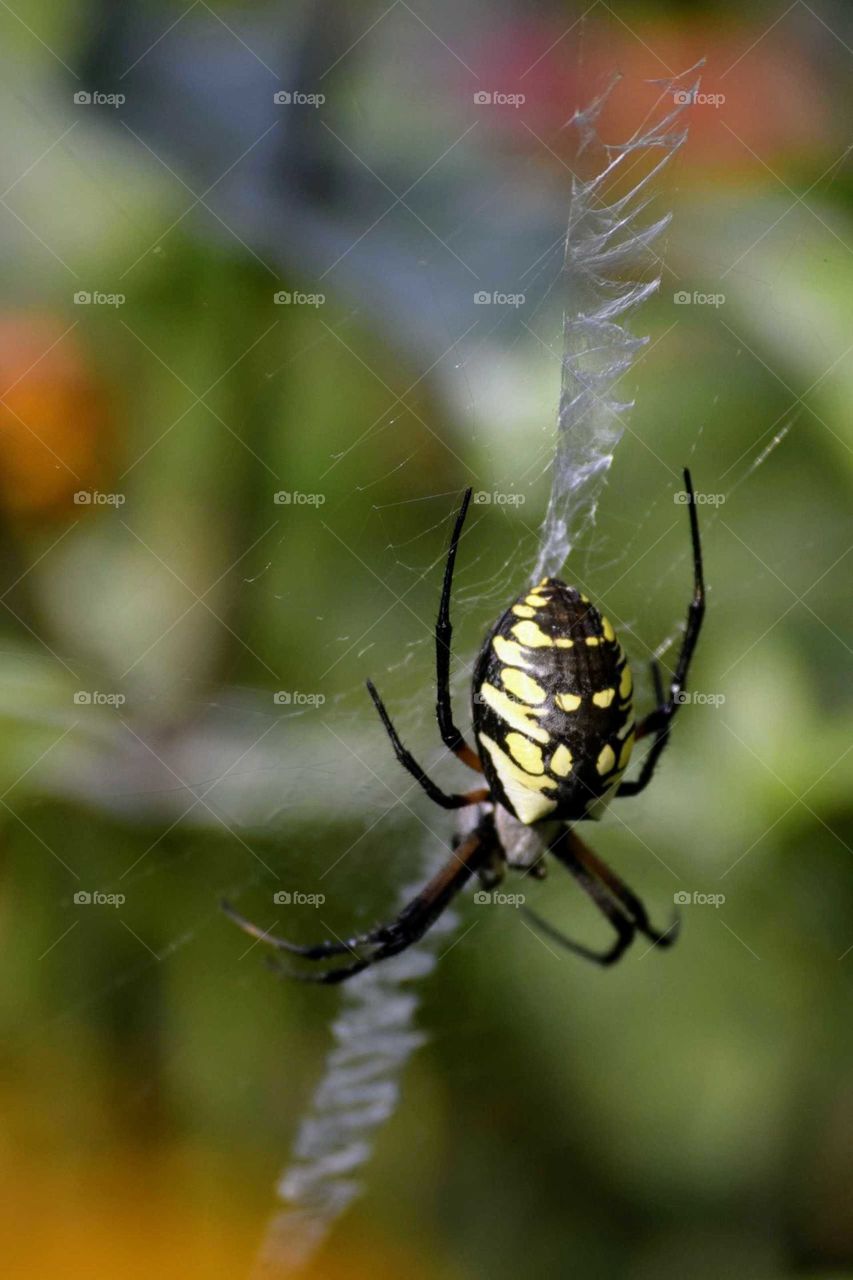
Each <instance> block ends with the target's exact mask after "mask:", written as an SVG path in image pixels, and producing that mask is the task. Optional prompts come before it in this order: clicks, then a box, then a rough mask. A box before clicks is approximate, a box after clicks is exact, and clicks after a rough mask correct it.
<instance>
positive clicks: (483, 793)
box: [367, 680, 489, 809]
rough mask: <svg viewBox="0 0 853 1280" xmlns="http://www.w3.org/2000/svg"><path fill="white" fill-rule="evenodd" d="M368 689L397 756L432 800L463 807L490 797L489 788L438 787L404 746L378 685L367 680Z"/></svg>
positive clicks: (454, 806) (452, 806) (446, 805)
mask: <svg viewBox="0 0 853 1280" xmlns="http://www.w3.org/2000/svg"><path fill="white" fill-rule="evenodd" d="M367 691H368V693H369V694H370V696H371V698H372V699H373V705H374V706H375V707H376V710H377V711H378V712H379V718H380V720H381V721H382V723H383V725H384V726H385V732H386V733H387V734H388V737H389V738H390V739H391V745H392V747H393V748H394V755H395V756H396V757H397V759H398V760H399V762H400V764H401V765H402V766H403V768H404V769H405V770H406V771H407V772H408V773H410V774H411V775H412V777H413V778H414V779H415V780H416V781H417V782H419V783H420V785H421V786H422V787H423V789H424V791H425V792H426V793H427V795H428V796H429V798H430V800H434V801H435V803H436V804H439V805H441V807H442V809H462V808H464V807H465V805H469V804H480V802H481V801H483V800H486V799H487V798H488V795H489V792H488V789H487V788H480V789H479V790H477V791H464V792H461V793H455V794H453V795H448V794H447V792H445V791H442V790H441V788H440V787H437V786H436V785H435V783H434V782H433V781H432V779H431V778H429V777H428V776H427V774H426V773H425V772H424V770H423V769H422V768H421V766H420V765H419V764H418V762H417V760H415V758H414V756H412V755H411V753H410V752H409V751H407V750H406V748H405V747H404V746H403V744H402V742H401V741H400V735H399V734H398V733H397V730H396V729H395V728H394V725H393V723H392V721H391V717H390V716H389V715H388V712H387V711H386V709H385V703H384V702H383V701H382V699H381V698H380V696H379V694H378V692H377V691H376V686H375V685H374V683H373V681H372V680H368V681H367Z"/></svg>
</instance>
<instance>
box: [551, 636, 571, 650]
mask: <svg viewBox="0 0 853 1280" xmlns="http://www.w3.org/2000/svg"><path fill="white" fill-rule="evenodd" d="M574 643H575V642H574V640H570V639H569V637H568V636H558V637H557V639H556V640H555V641H554V644H555V645H556V646H557V648H558V649H571V648H572V647H573V646H574Z"/></svg>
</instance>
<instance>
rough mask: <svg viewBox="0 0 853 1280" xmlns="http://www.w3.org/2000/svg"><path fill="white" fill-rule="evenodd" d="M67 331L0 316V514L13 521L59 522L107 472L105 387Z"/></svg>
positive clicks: (49, 318)
mask: <svg viewBox="0 0 853 1280" xmlns="http://www.w3.org/2000/svg"><path fill="white" fill-rule="evenodd" d="M72 327H73V326H71V325H67V324H66V323H65V321H64V319H61V318H60V317H58V316H53V315H49V314H48V315H46V314H41V313H39V314H32V313H26V312H25V313H20V312H13V313H8V312H7V313H6V314H0V508H2V510H3V511H4V512H5V513H6V514H7V517H10V518H12V519H14V520H23V521H27V522H29V521H44V520H50V519H58V518H67V517H68V515H69V513H70V512H76V511H77V510H78V508H75V507H74V505H73V504H74V494H75V493H76V492H78V491H79V490H88V491H91V490H94V489H98V488H100V487H103V483H104V479H105V477H106V476H107V475H108V474H109V473H110V470H111V466H110V464H111V461H112V453H113V450H112V444H113V432H112V421H111V413H110V410H109V406H108V397H107V392H106V387H105V386H104V384H103V383H102V382H101V381H100V380H99V378H98V376H97V374H96V372H95V370H94V369H93V367H92V364H91V362H90V359H89V357H88V354H87V352H86V350H85V348H84V347H83V345H82V343H81V342H80V341H79V340H78V338H77V337H76V335H75V334H74V333H73V332H71V329H72ZM83 509H85V508H83Z"/></svg>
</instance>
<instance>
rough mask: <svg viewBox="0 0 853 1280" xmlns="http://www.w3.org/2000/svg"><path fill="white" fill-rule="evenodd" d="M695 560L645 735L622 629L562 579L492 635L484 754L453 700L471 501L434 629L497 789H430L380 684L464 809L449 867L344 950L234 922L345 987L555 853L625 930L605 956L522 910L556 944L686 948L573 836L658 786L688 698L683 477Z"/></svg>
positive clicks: (446, 803)
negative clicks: (680, 630)
mask: <svg viewBox="0 0 853 1280" xmlns="http://www.w3.org/2000/svg"><path fill="white" fill-rule="evenodd" d="M684 486H685V496H686V500H687V507H688V513H689V517H690V536H691V542H692V552H693V596H692V599H691V601H690V605H689V608H688V612H687V624H686V627H685V632H684V637H683V640H682V645H681V651H680V653H679V655H678V661H677V663H676V666H675V672H674V673H673V675H672V679H671V681H670V685H669V691H668V693H665V692H664V687H663V681H662V679H661V674H660V668H659V666H658V663H657V662H656V661H652V664H651V670H652V679H653V682H654V688H655V695H656V702H657V705H656V706H655V708H654V710H653V711H651V712H650V713H649V714H648V715H647V716H645V717H643V719H641V720H640V721H639V722H638V723H636V724H635V722H634V719H633V714H632V695H633V680H632V676H631V668H630V666H629V665H628V660H627V658H626V657H625V654H624V653H623V651H622V648H621V646H620V644H619V641H618V640H617V638H616V633H615V631H614V630H613V627H612V625H611V623H610V622H609V621H608V619H607V618H606V617H604V616H603V615H602V614H601V613H600V612H599V611H598V609H596V607H595V606H594V605H593V604H591V603H590V601H589V599H588V598H587V596H585V595H582V594H581V593H580V592H579V591H577V590H576V589H575V588H574V587H569V586H567V585H566V584H565V583H564V582H562V581H560V579H559V578H543V579H542V581H541V582H539V584H538V585H537V586H535V587H532V588H527V589H526V590H525V591H524V592H522V594H521V595H520V596H519V597H518V599H516V600H514V601H513V603H512V604H511V605H510V606H509V607H508V608H507V609H506V611H505V612H504V613H503V614H501V616H500V618H498V620H497V622H496V623H495V624H494V626H493V627H492V628H491V630H490V631H489V633H488V634H487V636H486V638H485V640H484V642H483V646H482V648H481V650H480V653H479V656H478V657H477V661H476V664H475V667H474V676H473V682H472V712H473V716H472V718H473V729H474V737H475V740H476V743H477V748H478V749H477V750H476V751H475V750H474V749H473V748H472V747H471V746H469V744H468V743H467V742H466V740H465V738H464V736H463V734H462V733H461V732H460V730H459V729H458V728H457V726H456V723H455V721H454V719H453V711H452V707H451V699H450V642H451V634H452V628H451V623H450V597H451V589H452V585H453V569H454V565H455V562H456V552H457V550H458V547H459V539H460V537H461V534H462V527H463V524H464V522H465V516H466V513H467V511H468V504H469V502H470V500H471V490H470V489H468V490H467V491H466V492H465V494H464V496H463V498H462V503H461V506H460V508H459V511H458V514H457V516H456V523H455V525H454V528H453V534H452V536H451V539H450V547H449V550H448V553H447V561H446V565H445V570H444V583H443V587H442V592H441V601H440V604H439V609H438V619H437V622H436V628H435V657H436V716H437V719H438V727H439V732H440V734H441V740H442V742H443V743H444V745H445V746H446V747H447V748H448V749H449V750H450V751H452V752H453V753H454V755H456V756H458V758H459V759H460V760H461V761H462V762H463V764H466V765H467V766H468V767H469V768H471V769H473V770H475V771H477V772H478V773H481V774H483V775H484V780H485V782H486V784H487V785H486V786H484V787H481V788H478V789H476V790H472V791H467V792H458V793H452V794H447V793H446V792H444V791H442V790H441V788H440V787H438V786H437V785H436V783H434V782H433V781H432V779H431V778H430V777H429V776H428V775H427V774H426V773H425V772H424V770H423V769H422V768H421V766H420V765H419V764H418V763H417V761H416V760H415V759H414V758H413V756H412V755H411V754H410V752H409V751H408V750H407V749H406V747H405V746H404V745H403V743H402V742H401V741H400V737H399V734H398V733H397V730H396V729H395V727H394V725H393V723H392V721H391V718H390V716H389V715H388V712H387V710H386V709H385V704H384V703H383V701H382V699H381V698H380V696H379V694H378V692H377V691H376V688H375V686H374V684H373V682H372V681H370V680H368V681H367V689H368V692H369V693H370V696H371V698H372V699H373V703H374V706H375V707H376V710H377V712H378V714H379V718H380V719H381V721H382V724H383V725H384V726H385V729H386V732H387V733H388V737H389V738H390V739H391V745H392V746H393V748H394V754H395V755H396V757H397V760H398V761H399V762H400V764H401V765H402V766H403V768H404V769H406V770H407V771H408V773H410V774H411V775H412V777H413V778H415V779H416V781H417V782H418V783H419V784H420V785H421V787H423V789H424V791H425V792H426V793H427V795H428V796H429V797H430V799H431V800H433V801H435V803H436V804H438V805H441V807H442V808H444V809H460V810H463V814H462V815H461V822H460V825H459V828H458V830H457V834H456V835H455V837H454V840H453V851H452V855H451V857H450V858H449V859H448V861H447V862H446V863H445V865H444V866H443V867H442V868H441V870H440V871H438V873H437V874H436V875H435V876H433V878H432V879H431V880H430V881H429V882H428V884H426V885H425V887H424V888H423V889H422V890H421V891H420V893H418V894H417V895H416V896H415V897H414V898H413V899H412V901H411V902H409V903H408V905H407V906H405V907H404V908H403V910H402V911H401V912H400V914H399V915H398V916H397V918H396V919H395V920H393V921H392V922H391V923H390V924H384V925H381V926H379V927H378V928H376V929H372V930H370V932H368V933H364V934H360V935H358V936H356V937H353V938H350V939H349V940H348V941H346V942H338V941H335V942H333V941H326V942H319V943H317V944H315V945H313V946H298V945H296V944H295V943H292V942H288V941H287V940H286V939H284V938H278V937H274V936H271V935H270V934H269V933H267V932H265V931H262V930H261V929H260V928H259V927H258V926H257V925H254V924H252V923H251V922H250V921H249V920H246V919H245V918H244V917H243V916H241V915H239V914H238V913H237V912H236V911H235V910H234V909H233V907H231V906H230V905H229V904H228V903H223V907H224V909H225V911H226V912H227V913H228V914H229V916H230V917H231V918H232V919H233V920H234V921H235V922H236V923H237V924H239V925H240V927H241V928H242V929H244V930H245V932H246V933H248V934H250V935H251V936H252V937H255V938H258V939H259V940H261V941H263V942H265V943H268V944H269V945H270V946H272V947H274V948H276V950H278V951H284V952H287V953H289V954H292V955H297V956H301V957H303V958H304V959H305V960H309V961H328V960H334V959H337V958H339V957H347V962H346V963H344V964H338V965H332V966H329V967H324V968H321V969H318V970H316V971H311V970H308V971H304V972H296V971H293V970H289V969H283V968H282V966H280V965H278V964H276V965H275V966H274V967H275V968H277V969H279V970H280V971H281V972H284V973H287V974H289V975H290V976H293V977H298V978H300V979H302V980H304V981H309V982H322V983H336V982H343V981H344V980H345V979H347V978H351V977H352V976H353V975H354V974H357V973H360V972H361V971H362V970H363V969H366V968H367V967H368V966H369V965H372V964H375V963H376V961H378V960H384V959H386V958H387V957H389V956H393V955H397V954H398V953H399V952H400V951H404V950H405V949H406V948H407V947H409V946H411V945H412V943H414V942H416V941H417V940H418V939H419V938H421V937H422V936H423V935H424V934H425V933H426V931H427V930H428V929H429V928H430V926H431V925H432V924H433V923H434V922H435V920H436V919H437V918H438V916H439V915H440V914H441V912H442V911H443V910H444V909H445V907H446V906H447V905H448V903H449V902H450V900H451V898H453V897H454V895H455V894H457V893H458V892H459V890H460V889H461V888H462V887H463V885H465V883H466V882H467V881H468V880H469V879H470V878H471V876H472V875H476V876H477V877H478V879H479V881H480V883H481V885H482V886H483V887H484V888H491V887H493V886H494V885H495V884H497V883H499V882H500V880H501V879H502V878H503V874H504V870H505V868H506V867H507V866H509V867H513V868H516V869H518V870H521V871H523V872H525V873H526V874H530V875H533V876H535V877H537V878H541V877H543V876H544V875H545V873H546V864H545V856H546V854H551V855H552V856H553V857H554V858H555V859H556V860H557V862H559V863H560V864H561V865H562V866H563V867H565V868H566V870H567V871H568V872H570V874H571V875H572V876H573V877H574V878H575V880H576V881H577V883H578V884H579V885H580V887H581V889H583V891H584V892H585V893H586V894H588V895H589V897H590V898H591V899H592V901H593V902H594V904H595V906H596V907H597V908H598V910H599V911H601V913H602V914H603V915H604V916H605V917H606V918H607V920H608V921H609V922H610V924H611V925H612V927H613V929H614V931H615V935H616V936H615V939H614V941H613V943H612V945H611V946H610V947H609V948H607V949H606V950H603V951H595V950H592V949H591V948H589V947H586V946H583V945H581V944H580V943H578V942H573V941H571V940H570V939H568V938H566V937H564V936H563V935H562V934H561V933H559V932H558V931H557V930H556V929H555V928H554V926H553V925H551V924H549V923H548V922H547V921H545V920H543V919H541V918H540V917H539V916H538V915H536V914H535V913H534V912H532V911H530V910H529V908H527V907H522V908H521V909H522V910H523V911H524V912H525V914H526V915H527V917H528V918H529V919H530V920H531V922H532V923H533V924H534V925H535V926H536V927H537V928H538V929H539V930H540V931H541V932H543V933H544V934H545V935H546V936H548V937H550V938H551V939H552V940H554V941H555V942H558V943H560V944H561V945H562V946H563V947H565V948H567V949H568V950H570V951H572V952H574V953H575V954H576V955H579V956H582V957H584V958H585V959H588V960H592V961H594V962H596V963H597V964H600V965H611V964H613V963H614V962H615V961H616V960H618V959H619V958H620V956H621V955H622V954H623V953H624V952H625V950H626V949H627V947H628V946H629V945H630V943H631V941H632V940H633V938H634V936H635V934H637V933H640V934H642V935H643V936H645V937H646V938H648V939H649V941H650V942H651V943H652V944H653V945H655V946H659V947H665V946H669V945H670V944H671V943H672V942H674V941H675V938H676V936H677V932H678V926H679V920H678V917H677V916H676V917H675V918H674V920H673V922H672V924H671V925H670V926H669V928H668V929H666V930H665V931H664V932H659V931H658V930H656V929H654V928H653V927H652V925H651V924H650V922H649V918H648V916H647V914H646V910H645V908H644V906H643V904H642V903H641V902H640V900H639V898H637V897H636V895H635V894H634V893H632V891H631V890H630V889H629V888H628V886H627V885H626V884H624V883H623V881H622V880H621V879H620V878H619V877H618V876H617V875H616V874H615V873H614V872H613V871H611V869H610V868H609V867H608V866H607V865H606V864H605V863H604V862H602V860H601V859H600V858H599V857H598V856H597V855H596V854H595V853H593V851H592V850H591V849H590V848H588V847H587V845H586V844H585V843H584V842H583V841H582V840H581V839H580V837H579V836H578V835H577V834H576V832H575V829H574V828H575V824H576V823H578V822H581V821H583V820H585V819H595V818H598V817H600V816H601V813H602V811H603V809H604V808H605V806H606V805H607V804H608V803H609V801H610V800H611V799H612V798H613V797H614V796H618V797H622V796H636V795H639V794H640V792H641V791H644V790H645V788H646V787H647V786H648V784H649V783H650V782H651V779H652V776H653V774H654V771H655V766H656V765H657V763H658V760H659V759H660V756H661V753H662V751H663V749H664V747H665V746H666V744H667V741H668V739H669V733H670V728H671V726H672V721H673V719H674V717H675V713H676V711H677V710H678V707H679V706H680V704H681V702H682V701H683V700H684V697H683V695H684V689H685V685H686V681H687V672H688V668H689V666H690V660H691V658H692V656H693V652H694V650H695V648H696V642H697V640H698V638H699V631H700V628H701V625H702V618H703V616H704V612H705V586H704V580H703V572H702V547H701V543H700V539H699V521H698V518H697V513H696V501H695V495H694V492H693V483H692V480H691V477H690V472H689V471H688V470H687V469H685V471H684ZM646 737H650V738H651V739H652V744H651V748H650V750H649V751H648V753H647V755H646V757H645V759H644V761H643V764H642V767H641V769H640V772H639V776H638V777H637V778H636V780H635V781H628V782H623V781H622V775H623V773H624V772H625V770H626V768H627V766H628V762H629V760H630V757H631V752H632V749H633V746H634V742H635V741H636V740H637V739H639V738H646Z"/></svg>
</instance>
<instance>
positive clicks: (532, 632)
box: [512, 622, 553, 649]
mask: <svg viewBox="0 0 853 1280" xmlns="http://www.w3.org/2000/svg"><path fill="white" fill-rule="evenodd" d="M512 634H513V635H514V636H515V638H516V640H518V641H519V643H520V644H523V645H526V646H527V648H528V649H546V648H548V649H549V648H550V647H551V645H552V644H553V641H552V639H551V637H550V636H546V634H545V632H544V631H543V630H542V628H541V627H539V626H538V625H537V624H536V623H535V622H517V623H516V624H515V626H514V627H513V628H512Z"/></svg>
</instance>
